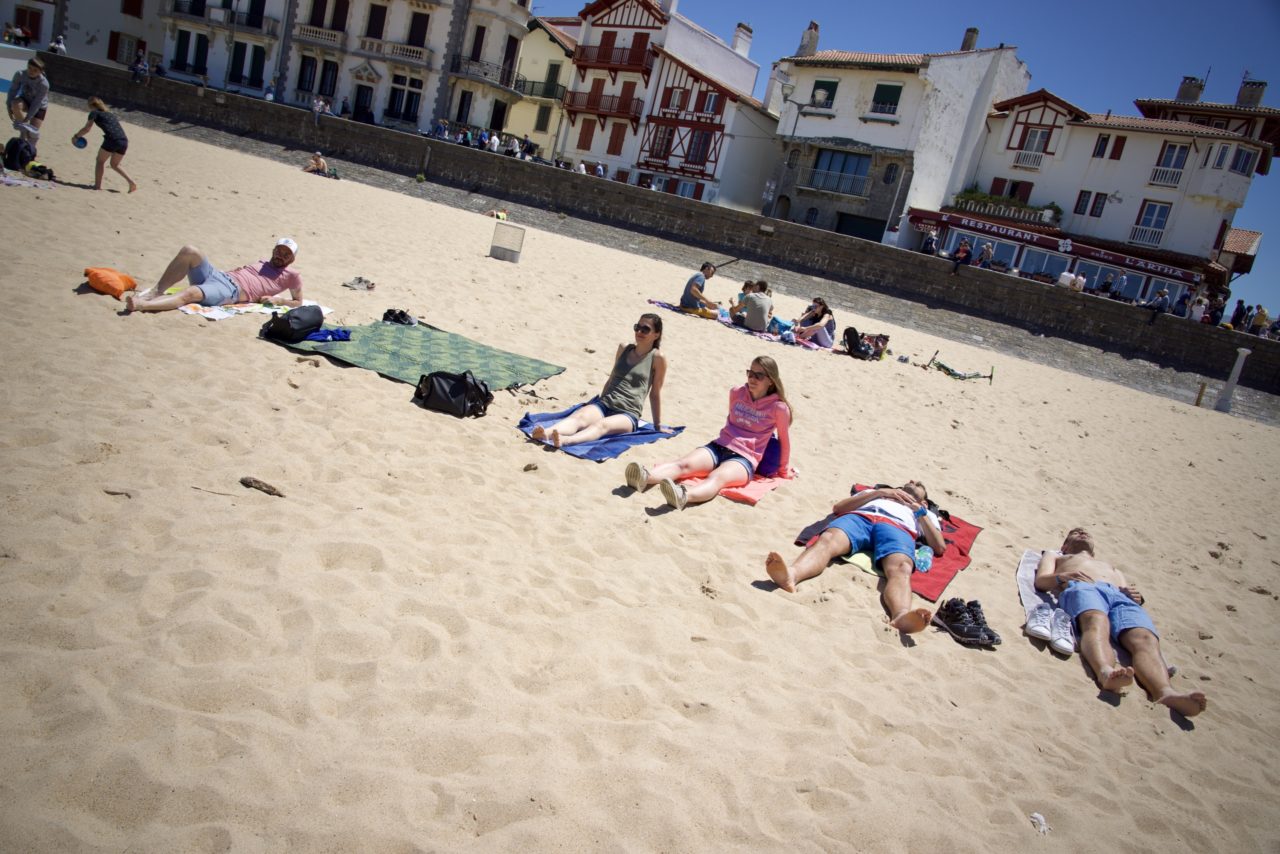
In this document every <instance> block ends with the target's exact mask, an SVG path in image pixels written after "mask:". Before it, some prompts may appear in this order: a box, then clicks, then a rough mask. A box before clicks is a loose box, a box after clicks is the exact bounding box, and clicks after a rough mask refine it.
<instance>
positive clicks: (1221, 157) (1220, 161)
mask: <svg viewBox="0 0 1280 854" xmlns="http://www.w3.org/2000/svg"><path fill="white" fill-rule="evenodd" d="M1230 153H1231V146H1229V145H1219V146H1218V157H1217V159H1215V160H1214V161H1213V168H1214V169H1221V168H1222V167H1223V166H1225V165H1226V163H1227V155H1228V154H1230Z"/></svg>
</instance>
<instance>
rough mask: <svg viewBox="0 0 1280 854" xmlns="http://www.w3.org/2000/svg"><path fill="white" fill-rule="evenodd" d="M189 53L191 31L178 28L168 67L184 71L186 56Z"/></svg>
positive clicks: (185, 68)
mask: <svg viewBox="0 0 1280 854" xmlns="http://www.w3.org/2000/svg"><path fill="white" fill-rule="evenodd" d="M190 55H191V33H190V31H188V30H178V35H177V38H176V40H175V42H174V46H173V61H172V62H170V63H169V67H170V68H172V69H173V70H174V71H186V70H187V57H188V56H190Z"/></svg>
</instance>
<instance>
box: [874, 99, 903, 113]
mask: <svg viewBox="0 0 1280 854" xmlns="http://www.w3.org/2000/svg"><path fill="white" fill-rule="evenodd" d="M871 112H873V113H879V114H880V115H885V116H896V115H897V114H898V105H897V104H888V103H885V104H882V103H880V102H879V101H872V102H871Z"/></svg>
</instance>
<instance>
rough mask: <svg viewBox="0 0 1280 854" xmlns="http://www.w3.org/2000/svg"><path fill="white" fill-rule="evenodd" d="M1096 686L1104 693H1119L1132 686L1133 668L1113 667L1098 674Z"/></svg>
mask: <svg viewBox="0 0 1280 854" xmlns="http://www.w3.org/2000/svg"><path fill="white" fill-rule="evenodd" d="M1098 684H1099V685H1101V686H1102V690H1104V691H1112V692H1115V691H1119V690H1120V689H1121V688H1127V687H1129V686H1130V685H1132V684H1133V668H1132V667H1121V666H1120V665H1118V664H1117V665H1115V666H1114V667H1109V668H1107V669H1105V670H1103V671H1102V672H1101V673H1099V674H1098Z"/></svg>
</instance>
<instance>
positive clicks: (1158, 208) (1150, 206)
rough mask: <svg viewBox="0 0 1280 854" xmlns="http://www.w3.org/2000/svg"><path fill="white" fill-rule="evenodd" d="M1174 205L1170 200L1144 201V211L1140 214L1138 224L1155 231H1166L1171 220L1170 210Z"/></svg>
mask: <svg viewBox="0 0 1280 854" xmlns="http://www.w3.org/2000/svg"><path fill="white" fill-rule="evenodd" d="M1172 207H1173V206H1172V205H1170V204H1169V203H1168V202H1143V203H1142V212H1141V213H1140V214H1138V226H1139V227H1140V228H1150V229H1153V230H1155V231H1164V227H1165V225H1166V224H1167V223H1168V222H1169V210H1170V209H1171V208H1172Z"/></svg>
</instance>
